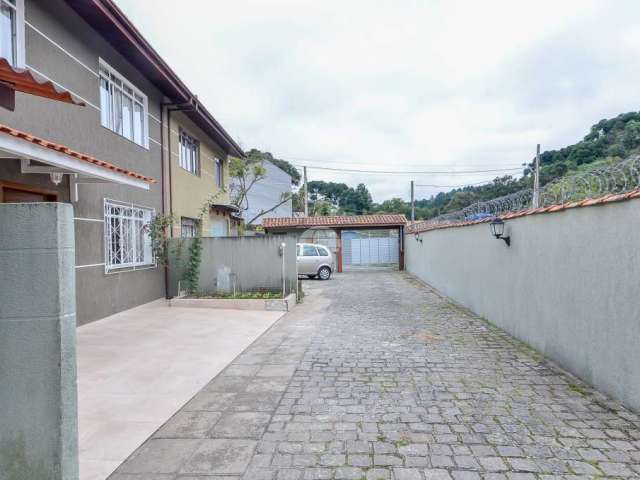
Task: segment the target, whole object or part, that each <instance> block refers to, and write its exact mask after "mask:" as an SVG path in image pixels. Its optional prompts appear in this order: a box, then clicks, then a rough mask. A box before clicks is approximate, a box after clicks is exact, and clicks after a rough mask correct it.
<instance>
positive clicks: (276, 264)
mask: <svg viewBox="0 0 640 480" xmlns="http://www.w3.org/2000/svg"><path fill="white" fill-rule="evenodd" d="M191 241H192V240H191V239H182V240H179V239H175V240H173V241H172V242H173V248H172V251H173V254H172V255H171V259H170V268H169V291H170V294H171V295H172V296H175V295H177V293H178V288H177V287H178V281H179V280H180V279H181V278H182V277H183V273H184V264H185V263H186V261H187V260H188V258H189V254H188V251H189V245H190V243H191ZM283 242H284V243H285V244H286V248H285V256H284V260H285V278H286V289H287V293H291V292H292V291H294V290H296V288H297V281H298V268H297V266H296V248H295V247H296V237H294V236H289V235H286V236H285V235H273V236H267V237H220V238H217V237H216V238H214V237H204V238H202V262H201V264H200V290H201V291H203V292H215V291H216V283H217V282H216V279H217V277H218V270H219V268H221V267H228V268H229V269H230V270H231V272H232V273H233V275H234V277H235V281H236V287H237V291H258V290H260V289H267V290H269V291H274V292H280V291H282V257H281V256H280V255H279V253H278V249H279V247H280V244H281V243H283ZM176 247H177V248H176ZM177 251H180V252H181V253H180V254H179V255H177V254H176V252H177Z"/></svg>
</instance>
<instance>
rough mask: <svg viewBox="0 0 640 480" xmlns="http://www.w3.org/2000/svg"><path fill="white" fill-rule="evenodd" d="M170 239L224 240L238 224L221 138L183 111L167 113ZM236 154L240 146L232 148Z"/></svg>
mask: <svg viewBox="0 0 640 480" xmlns="http://www.w3.org/2000/svg"><path fill="white" fill-rule="evenodd" d="M168 118H169V122H168V124H169V125H170V135H169V142H168V146H169V150H170V151H171V163H170V166H169V178H170V192H169V198H170V205H169V210H170V211H171V212H173V216H174V226H173V236H176V237H193V236H196V235H198V234H200V235H202V236H205V237H226V236H230V235H232V234H233V233H234V232H235V231H236V230H237V225H238V223H239V222H240V221H241V219H240V217H239V215H238V212H237V208H235V207H234V206H232V205H231V204H230V198H229V158H228V149H227V150H225V149H224V148H223V147H221V145H224V139H220V138H217V137H216V136H215V135H213V134H212V132H207V131H205V130H203V129H202V128H201V127H199V126H198V125H197V124H195V123H194V122H193V121H192V120H191V119H190V118H188V117H187V116H186V112H185V111H183V110H177V111H172V110H170V111H169V113H168ZM235 149H236V152H240V147H238V146H235Z"/></svg>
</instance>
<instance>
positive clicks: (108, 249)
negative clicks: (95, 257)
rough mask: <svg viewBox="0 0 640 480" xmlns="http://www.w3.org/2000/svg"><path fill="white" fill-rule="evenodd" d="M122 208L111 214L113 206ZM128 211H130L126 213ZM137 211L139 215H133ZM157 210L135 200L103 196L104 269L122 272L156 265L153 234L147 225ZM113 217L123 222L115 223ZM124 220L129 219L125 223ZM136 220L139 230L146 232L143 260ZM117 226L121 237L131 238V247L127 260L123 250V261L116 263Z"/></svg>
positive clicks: (143, 243) (108, 271)
mask: <svg viewBox="0 0 640 480" xmlns="http://www.w3.org/2000/svg"><path fill="white" fill-rule="evenodd" d="M113 208H116V209H121V210H122V212H121V213H118V214H114V213H112V211H111V209H113ZM127 210H128V211H129V212H130V213H129V214H128V213H127ZM132 212H135V213H137V214H139V215H136V214H132ZM155 213H156V211H155V209H153V208H149V207H143V206H140V205H135V204H133V203H125V202H119V201H118V200H111V199H108V198H105V199H104V271H105V273H110V272H121V271H129V270H139V269H146V268H154V267H156V259H155V257H154V255H153V248H152V245H151V237H150V235H149V232H148V229H147V225H148V224H149V223H150V222H151V220H152V219H153V217H154V216H155ZM112 219H116V220H117V219H119V220H120V222H119V223H117V224H116V225H114V223H112ZM124 220H126V221H127V222H126V223H125V222H124ZM136 223H137V224H138V228H139V229H140V231H142V232H144V233H143V237H142V259H141V260H140V259H139V258H140V257H139V256H138V252H139V251H140V250H139V247H140V245H139V244H138V243H139V242H138V241H137V240H136ZM127 224H128V225H127ZM114 228H116V229H118V230H119V234H120V237H121V238H123V237H125V236H126V237H128V238H129V245H128V247H130V249H128V251H127V253H126V256H127V259H122V257H123V256H124V255H125V253H124V251H123V252H122V253H121V254H120V255H121V259H122V260H121V261H120V262H114V258H115V257H116V256H117V253H116V252H114V251H113V250H112V241H111V235H112V233H113V231H114Z"/></svg>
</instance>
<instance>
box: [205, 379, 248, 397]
mask: <svg viewBox="0 0 640 480" xmlns="http://www.w3.org/2000/svg"><path fill="white" fill-rule="evenodd" d="M250 378H251V377H242V376H237V375H219V376H217V377H216V378H214V379H213V380H211V381H210V382H209V384H208V385H207V386H206V387H204V391H206V392H222V393H229V392H241V391H243V390H244V389H245V388H246V387H247V384H248V383H249V380H250Z"/></svg>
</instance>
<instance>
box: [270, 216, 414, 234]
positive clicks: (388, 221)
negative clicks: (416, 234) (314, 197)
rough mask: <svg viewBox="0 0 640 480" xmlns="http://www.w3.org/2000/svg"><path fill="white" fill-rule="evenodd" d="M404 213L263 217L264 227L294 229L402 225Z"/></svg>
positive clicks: (404, 220) (403, 223)
mask: <svg viewBox="0 0 640 480" xmlns="http://www.w3.org/2000/svg"><path fill="white" fill-rule="evenodd" d="M406 223H407V219H406V217H405V216H404V215H354V216H330V217H285V218H265V219H264V220H263V222H262V225H263V226H264V228H265V229H267V230H268V229H296V228H314V227H345V228H348V227H402V226H404V225H406Z"/></svg>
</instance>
